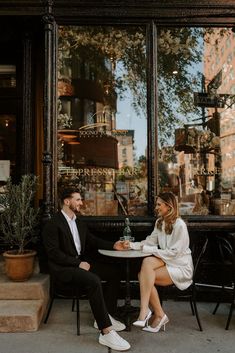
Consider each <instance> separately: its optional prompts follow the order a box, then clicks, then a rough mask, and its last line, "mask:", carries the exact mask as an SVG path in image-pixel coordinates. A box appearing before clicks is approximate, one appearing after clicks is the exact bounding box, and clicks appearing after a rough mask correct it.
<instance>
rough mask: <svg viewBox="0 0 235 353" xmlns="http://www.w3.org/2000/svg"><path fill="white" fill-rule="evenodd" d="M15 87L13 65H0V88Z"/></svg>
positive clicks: (14, 69) (14, 68)
mask: <svg viewBox="0 0 235 353" xmlns="http://www.w3.org/2000/svg"><path fill="white" fill-rule="evenodd" d="M15 87H16V67H15V65H0V88H15Z"/></svg>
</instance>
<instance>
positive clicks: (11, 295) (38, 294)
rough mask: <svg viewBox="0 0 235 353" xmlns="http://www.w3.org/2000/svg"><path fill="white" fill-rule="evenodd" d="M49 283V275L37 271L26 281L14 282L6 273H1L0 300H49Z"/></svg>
mask: <svg viewBox="0 0 235 353" xmlns="http://www.w3.org/2000/svg"><path fill="white" fill-rule="evenodd" d="M49 285H50V281H49V276H48V275H46V274H41V273H37V274H34V275H33V276H32V277H31V278H30V279H29V280H27V281H25V282H13V281H11V280H9V279H8V278H7V277H6V275H5V274H3V273H0V300H6V299H8V300H15V299H25V300H27V299H31V300H33V299H42V300H45V301H47V300H48V297H49Z"/></svg>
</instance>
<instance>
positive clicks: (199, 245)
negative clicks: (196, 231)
mask: <svg viewBox="0 0 235 353" xmlns="http://www.w3.org/2000/svg"><path fill="white" fill-rule="evenodd" d="M207 244H208V238H207V237H206V238H205V239H200V241H197V242H196V243H195V244H193V246H192V258H193V263H194V272H193V281H194V282H195V279H196V278H197V274H198V272H199V267H200V264H201V261H202V259H203V256H204V254H205V252H206V248H207Z"/></svg>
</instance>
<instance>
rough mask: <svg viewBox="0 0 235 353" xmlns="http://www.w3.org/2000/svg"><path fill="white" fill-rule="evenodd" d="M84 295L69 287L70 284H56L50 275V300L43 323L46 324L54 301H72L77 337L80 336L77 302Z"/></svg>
mask: <svg viewBox="0 0 235 353" xmlns="http://www.w3.org/2000/svg"><path fill="white" fill-rule="evenodd" d="M84 297H85V294H83V293H81V292H80V291H79V290H78V289H77V288H74V287H71V285H70V284H65V283H62V282H58V281H57V280H55V278H54V277H53V276H52V275H50V300H49V304H48V309H47V313H46V315H45V319H44V323H45V324H46V323H47V321H48V318H49V315H50V313H51V309H52V306H53V303H54V300H55V299H56V298H57V299H58V298H59V299H69V300H71V301H72V311H76V319H77V335H78V336H79V335H80V305H79V304H80V303H79V300H80V299H81V298H84Z"/></svg>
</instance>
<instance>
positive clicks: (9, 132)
mask: <svg viewBox="0 0 235 353" xmlns="http://www.w3.org/2000/svg"><path fill="white" fill-rule="evenodd" d="M15 158H16V119H15V116H14V115H8V114H2V115H1V114H0V192H1V191H3V189H1V188H2V187H3V186H4V185H5V183H6V180H7V179H8V178H9V177H10V176H11V177H12V176H14V174H15Z"/></svg>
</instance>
